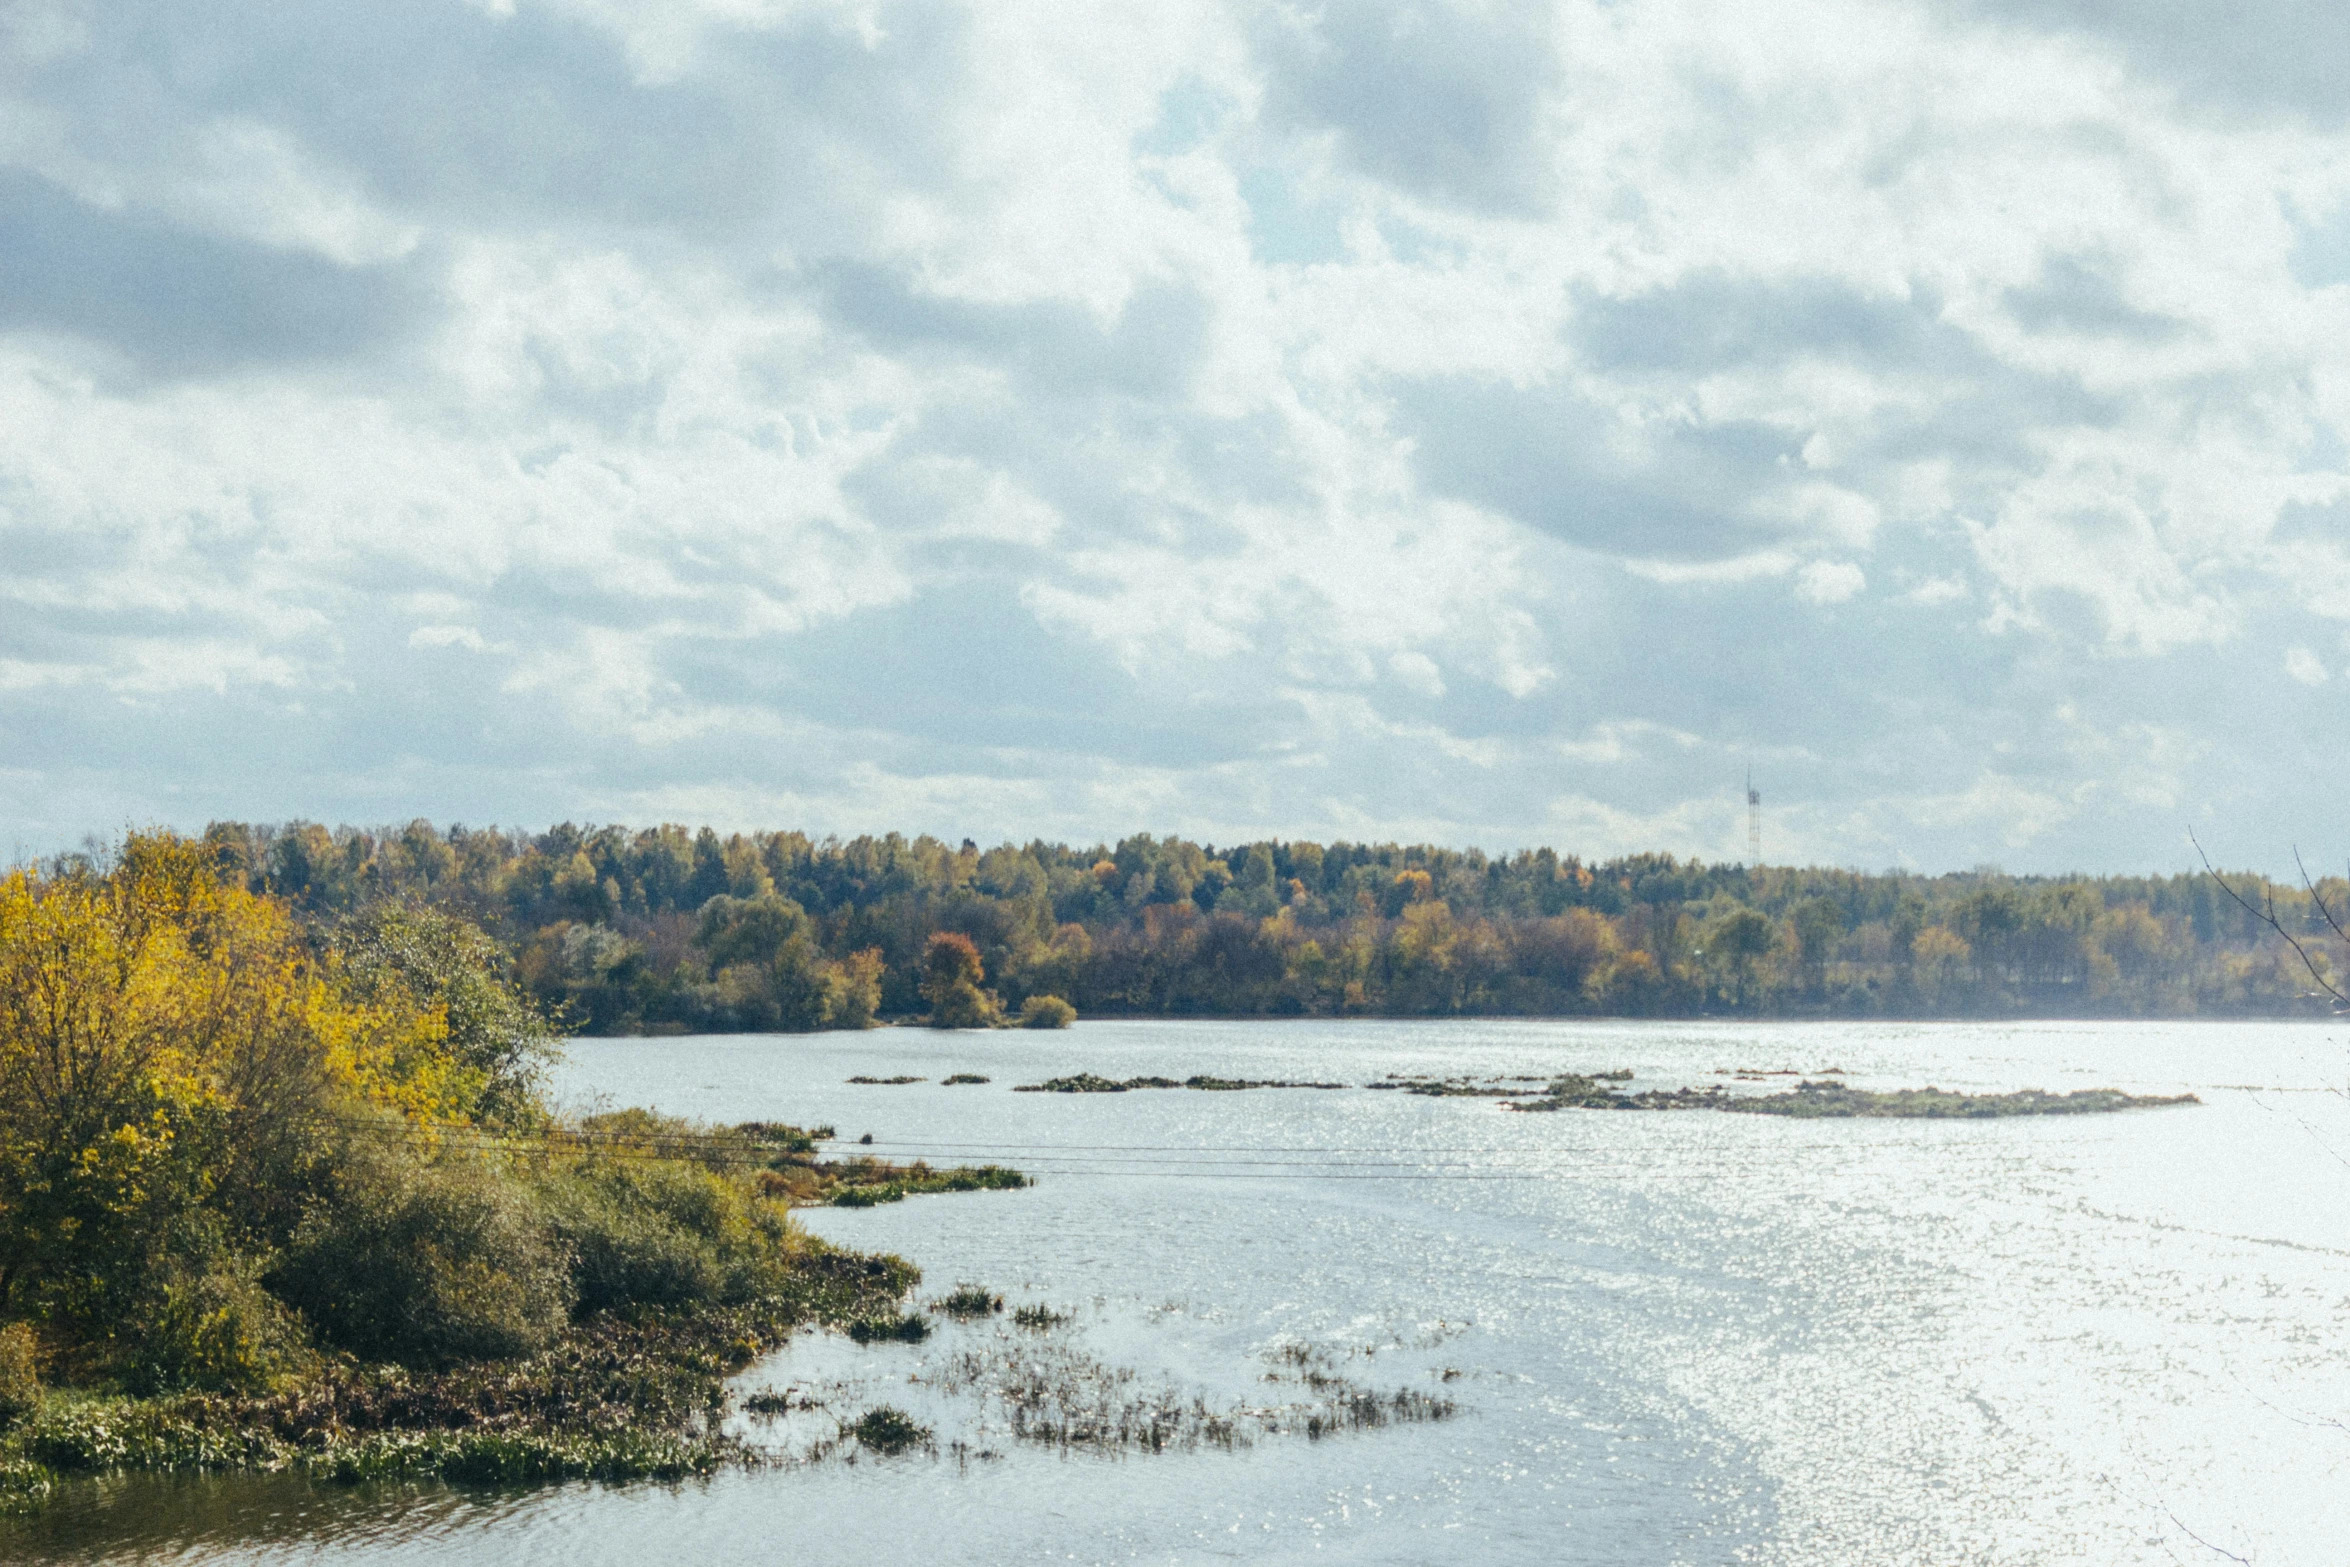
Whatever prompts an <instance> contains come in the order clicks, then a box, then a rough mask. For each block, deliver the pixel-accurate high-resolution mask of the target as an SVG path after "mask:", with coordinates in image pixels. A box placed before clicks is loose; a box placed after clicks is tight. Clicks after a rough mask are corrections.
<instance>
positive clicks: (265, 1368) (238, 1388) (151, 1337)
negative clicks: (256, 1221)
mask: <svg viewBox="0 0 2350 1567" xmlns="http://www.w3.org/2000/svg"><path fill="white" fill-rule="evenodd" d="M258 1274H259V1269H258V1268H256V1267H255V1266H254V1265H253V1264H251V1263H250V1262H247V1261H244V1260H243V1259H240V1258H236V1257H222V1258H219V1259H216V1260H215V1262H214V1266H213V1267H212V1268H211V1269H210V1270H208V1271H205V1272H202V1273H187V1272H183V1273H176V1274H167V1275H166V1276H165V1277H164V1278H163V1279H162V1280H161V1281H159V1283H158V1284H157V1286H156V1288H155V1291H154V1293H153V1296H152V1297H151V1298H150V1300H149V1301H148V1302H147V1304H146V1306H145V1308H144V1309H143V1310H141V1311H140V1312H139V1313H138V1317H139V1324H138V1327H137V1329H136V1331H135V1332H133V1333H130V1334H127V1335H124V1336H123V1337H122V1338H121V1340H120V1342H121V1346H122V1347H121V1350H120V1352H119V1355H118V1358H117V1366H118V1369H119V1373H120V1375H121V1377H122V1380H123V1385H124V1386H125V1387H127V1388H129V1389H130V1390H131V1391H132V1392H134V1393H143V1394H154V1393H165V1392H176V1391H181V1390H188V1389H193V1390H198V1391H203V1392H211V1393H229V1392H257V1391H259V1390H260V1389H262V1388H264V1387H266V1386H268V1384H269V1383H271V1382H272V1381H274V1380H276V1379H277V1378H279V1377H281V1376H284V1375H286V1374H287V1373H289V1372H293V1371H297V1370H299V1369H301V1368H302V1367H303V1366H305V1365H307V1364H308V1363H309V1362H310V1360H311V1358H312V1357H311V1353H310V1345H309V1335H308V1334H307V1333H306V1332H305V1331H304V1330H303V1327H302V1323H301V1321H300V1320H299V1319H298V1318H296V1317H295V1316H294V1314H293V1313H292V1312H290V1311H288V1310H287V1309H286V1308H285V1306H284V1305H283V1304H281V1303H280V1302H279V1301H278V1300H277V1298H276V1297H274V1296H273V1295H271V1294H270V1293H269V1291H267V1290H266V1289H263V1288H262V1287H261V1281H260V1279H259V1277H258Z"/></svg>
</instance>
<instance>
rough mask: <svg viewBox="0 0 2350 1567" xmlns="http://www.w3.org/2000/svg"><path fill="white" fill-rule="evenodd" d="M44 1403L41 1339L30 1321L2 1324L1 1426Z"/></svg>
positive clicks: (0, 1336) (0, 1349)
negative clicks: (4, 1325) (42, 1399)
mask: <svg viewBox="0 0 2350 1567" xmlns="http://www.w3.org/2000/svg"><path fill="white" fill-rule="evenodd" d="M40 1407H41V1343H40V1340H39V1339H37V1338H35V1337H34V1336H33V1326H32V1324H31V1323H29V1322H11V1323H9V1324H8V1325H7V1326H6V1327H0V1427H6V1426H10V1425H14V1424H15V1423H16V1422H17V1421H19V1420H22V1419H23V1418H24V1417H25V1416H27V1415H29V1414H31V1413H32V1412H33V1411H34V1410H36V1409H38V1408H40Z"/></svg>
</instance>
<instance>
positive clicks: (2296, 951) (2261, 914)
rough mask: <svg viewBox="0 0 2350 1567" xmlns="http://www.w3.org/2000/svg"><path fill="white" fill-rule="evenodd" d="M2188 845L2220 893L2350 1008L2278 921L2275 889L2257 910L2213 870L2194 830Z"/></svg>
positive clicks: (2269, 890)
mask: <svg viewBox="0 0 2350 1567" xmlns="http://www.w3.org/2000/svg"><path fill="white" fill-rule="evenodd" d="M2187 841H2188V842H2189V843H2191V844H2193V845H2195V853H2196V854H2197V855H2198V856H2200V857H2201V859H2202V861H2203V872H2204V874H2205V875H2207V876H2209V877H2210V878H2211V879H2212V880H2213V881H2215V882H2218V883H2219V890H2220V891H2222V892H2224V893H2226V894H2227V895H2228V896H2229V897H2230V898H2231V899H2233V900H2234V901H2235V904H2236V906H2237V907H2238V908H2240V909H2242V910H2243V911H2244V912H2245V913H2247V914H2249V915H2251V916H2252V917H2253V918H2254V919H2256V920H2258V921H2260V923H2262V924H2263V925H2266V926H2267V927H2268V928H2269V929H2270V930H2273V931H2275V932H2276V933H2277V934H2278V935H2280V936H2282V937H2284V938H2285V945H2286V946H2288V947H2291V948H2292V949H2293V955H2294V956H2295V957H2297V958H2299V959H2300V960H2301V966H2302V967H2303V968H2305V969H2307V970H2309V977H2310V978H2311V979H2314V980H2316V981H2317V983H2318V988H2319V989H2321V990H2323V991H2324V992H2325V993H2326V994H2327V995H2329V996H2331V997H2333V998H2334V1000H2335V1001H2336V1002H2337V1003H2339V1004H2340V1005H2342V1006H2345V1007H2350V996H2346V995H2344V994H2342V992H2341V991H2339V990H2337V989H2335V988H2334V982H2333V981H2332V980H2330V979H2328V978H2326V976H2325V973H2324V971H2323V970H2321V969H2320V968H2319V967H2318V966H2317V959H2315V958H2313V957H2311V956H2310V955H2309V949H2308V948H2306V947H2304V946H2302V945H2301V943H2300V942H2299V941H2298V940H2296V939H2295V938H2294V935H2293V933H2292V932H2291V931H2289V930H2287V929H2285V922H2284V921H2283V920H2280V919H2278V918H2277V896H2276V889H2275V888H2273V887H2266V886H2265V885H2264V888H2263V894H2262V902H2263V903H2264V904H2265V905H2266V906H2265V907H2260V906H2256V905H2255V904H2253V902H2252V901H2251V900H2250V899H2249V898H2246V897H2245V896H2244V895H2243V894H2242V893H2240V892H2238V891H2237V890H2236V889H2235V888H2233V887H2231V886H2229V885H2228V879H2227V878H2226V877H2225V876H2222V875H2221V874H2220V873H2219V872H2218V871H2216V870H2214V869H2212V865H2211V856H2210V855H2208V854H2205V853H2204V851H2203V841H2202V840H2201V839H2199V838H2197V837H2196V836H2195V832H2194V829H2193V828H2189V829H2188V831H2187ZM2299 857H2300V856H2299V853H2298V851H2296V853H2295V856H2294V858H2295V859H2299ZM2262 880H2263V882H2264V884H2265V882H2266V878H2265V877H2264V878H2262ZM2326 918H2327V919H2328V920H2329V921H2330V920H2331V919H2332V918H2333V916H2332V915H2331V914H2328V915H2327V916H2326ZM2335 928H2336V929H2339V928H2340V927H2339V926H2337V927H2335ZM2343 939H2344V940H2346V941H2350V937H2345V938H2343Z"/></svg>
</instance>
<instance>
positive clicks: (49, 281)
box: [0, 169, 430, 376]
mask: <svg viewBox="0 0 2350 1567" xmlns="http://www.w3.org/2000/svg"><path fill="white" fill-rule="evenodd" d="M0 253H4V254H5V255H6V256H7V257H8V263H7V266H6V267H5V268H4V269H0V329H10V328H13V329H17V330H23V329H28V328H29V329H32V330H36V331H49V332H59V333H64V334H67V335H69V336H73V337H78V338H82V339H86V340H88V341H89V342H92V343H95V344H98V345H100V346H101V347H103V348H106V349H110V350H112V351H114V352H116V353H118V354H120V355H122V356H123V357H124V358H125V359H126V360H128V361H129V362H130V363H131V364H132V365H133V366H135V367H136V368H138V369H140V370H144V371H149V372H153V373H157V374H162V375H171V376H181V375H197V374H205V373H212V372H218V371H223V370H232V369H237V368H240V367H244V366H249V365H259V364H283V363H288V362H299V361H305V360H307V361H319V360H333V359H344V358H349V357H351V356H353V355H356V354H359V353H362V352H365V351H367V350H370V349H374V348H378V347H380V346H382V345H384V344H386V343H388V342H391V341H394V340H397V339H399V338H401V337H404V336H407V335H409V334H411V333H413V332H414V331H416V330H417V329H418V328H419V327H420V326H421V325H422V324H423V323H424V322H425V321H426V320H427V319H428V311H429V308H430V304H429V301H430V296H429V294H428V292H427V289H426V286H425V281H424V280H423V279H422V278H420V277H419V276H418V275H417V273H418V269H417V268H416V267H414V266H374V267H346V266H340V265H337V264H336V263H334V262H332V261H328V260H325V259H324V258H322V257H318V256H313V255H303V254H300V253H297V252H288V251H283V250H275V249H271V248H268V247H265V246H261V245H256V244H251V243H247V242H241V241H237V240H231V239H223V238H220V237H218V236H214V235H208V234H203V233H197V232H191V231H190V230H188V229H185V228H182V227H178V226H176V225H173V224H171V223H168V222H164V221H161V220H159V219H157V218H155V217H152V216H149V215H145V214H141V213H136V212H108V211H105V210H103V209H100V208H97V207H93V206H90V205H89V204H87V203H85V202H81V201H77V200H75V199H74V198H73V197H72V196H71V195H69V194H67V193H66V192H65V191H63V190H60V189H58V188H57V187H56V186H55V185H53V184H51V183H49V182H48V181H46V180H42V179H39V178H37V177H34V176H31V175H27V174H23V173H19V172H14V171H10V170H5V169H0Z"/></svg>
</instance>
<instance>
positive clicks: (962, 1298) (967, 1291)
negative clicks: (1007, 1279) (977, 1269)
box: [938, 1284, 1004, 1318]
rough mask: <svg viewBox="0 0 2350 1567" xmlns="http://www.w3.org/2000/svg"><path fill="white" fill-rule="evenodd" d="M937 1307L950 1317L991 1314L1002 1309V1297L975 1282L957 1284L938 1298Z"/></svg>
mask: <svg viewBox="0 0 2350 1567" xmlns="http://www.w3.org/2000/svg"><path fill="white" fill-rule="evenodd" d="M938 1309H939V1310H941V1311H943V1312H945V1313H946V1314H947V1315H948V1316H950V1317H960V1318H971V1317H986V1316H992V1315H994V1314H995V1313H997V1312H999V1311H1002V1310H1003V1309H1004V1297H1003V1296H1001V1295H996V1294H991V1293H990V1292H989V1291H987V1290H985V1289H982V1288H981V1287H980V1286H978V1285H976V1284H958V1285H956V1286H955V1287H954V1288H953V1289H952V1290H949V1291H948V1292H947V1293H946V1294H945V1295H943V1296H941V1297H940V1298H939V1301H938Z"/></svg>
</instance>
